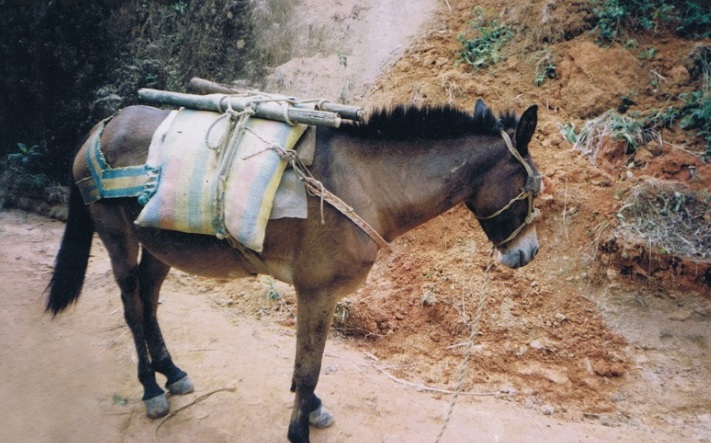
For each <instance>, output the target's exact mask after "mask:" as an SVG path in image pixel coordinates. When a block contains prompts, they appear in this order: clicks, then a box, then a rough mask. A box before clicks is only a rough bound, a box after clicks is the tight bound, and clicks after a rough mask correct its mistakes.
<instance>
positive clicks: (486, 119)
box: [474, 98, 496, 128]
mask: <svg viewBox="0 0 711 443" xmlns="http://www.w3.org/2000/svg"><path fill="white" fill-rule="evenodd" d="M474 121H476V122H477V123H478V124H479V125H481V126H482V127H484V128H487V127H490V128H493V127H495V126H496V116H495V115H494V113H493V112H491V109H489V107H488V106H486V105H485V104H484V101H483V100H482V99H480V98H478V99H476V104H475V105H474Z"/></svg>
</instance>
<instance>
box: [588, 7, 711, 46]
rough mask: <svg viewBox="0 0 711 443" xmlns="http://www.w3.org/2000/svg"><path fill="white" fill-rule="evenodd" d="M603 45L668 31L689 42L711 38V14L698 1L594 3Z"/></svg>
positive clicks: (597, 28) (599, 36)
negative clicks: (632, 35) (635, 34)
mask: <svg viewBox="0 0 711 443" xmlns="http://www.w3.org/2000/svg"><path fill="white" fill-rule="evenodd" d="M591 1H592V3H593V8H592V11H593V15H594V16H595V18H596V20H597V24H596V27H595V30H597V32H598V39H599V41H600V42H601V43H609V42H612V41H619V40H621V39H622V38H623V37H624V33H625V31H627V30H629V31H633V32H634V31H649V30H652V29H661V28H666V29H670V30H672V31H674V32H675V33H676V34H677V35H679V36H681V37H687V38H707V37H710V36H711V10H709V8H708V7H707V8H704V7H703V6H702V5H701V4H700V2H699V0H683V1H674V0H591Z"/></svg>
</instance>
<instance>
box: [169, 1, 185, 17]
mask: <svg viewBox="0 0 711 443" xmlns="http://www.w3.org/2000/svg"><path fill="white" fill-rule="evenodd" d="M170 7H171V9H172V10H173V11H175V12H176V13H177V14H178V15H185V11H187V9H188V2H187V1H185V0H178V1H177V2H175V3H173V4H172V5H171V6H170Z"/></svg>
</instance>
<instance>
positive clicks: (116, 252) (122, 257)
mask: <svg viewBox="0 0 711 443" xmlns="http://www.w3.org/2000/svg"><path fill="white" fill-rule="evenodd" d="M97 205H98V204H97ZM94 210H95V211H96V214H95V215H94V217H93V218H94V220H96V221H97V222H96V231H97V233H98V234H99V236H100V237H101V241H102V242H103V243H104V246H106V249H107V251H108V253H109V256H110V257H111V266H112V268H113V272H114V278H115V279H116V283H117V284H118V286H119V288H120V289H121V301H122V302H123V309H124V318H125V319H126V323H127V324H128V327H129V329H130V330H131V334H132V335H133V342H134V345H135V346H136V355H137V356H138V380H139V381H140V382H141V385H143V401H144V403H145V405H146V413H147V414H148V416H149V417H152V418H156V417H161V416H163V415H166V414H167V413H168V400H167V399H166V397H165V392H164V391H163V389H161V388H160V386H158V383H156V377H155V372H154V370H153V366H152V364H151V360H150V357H149V353H148V347H147V345H146V331H145V327H144V318H145V316H146V310H145V304H144V302H143V299H142V298H141V296H140V290H139V287H140V283H139V281H140V280H139V275H140V273H141V271H140V269H139V266H138V251H139V244H138V240H137V239H136V237H135V235H134V234H133V232H132V231H131V227H130V223H131V222H130V221H128V220H127V219H126V217H125V216H124V214H123V213H121V212H119V211H115V212H114V211H111V209H110V208H109V207H108V206H103V205H102V206H100V207H99V206H97V207H95V208H94ZM159 286H160V285H159Z"/></svg>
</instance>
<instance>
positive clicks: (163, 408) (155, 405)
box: [143, 394, 169, 418]
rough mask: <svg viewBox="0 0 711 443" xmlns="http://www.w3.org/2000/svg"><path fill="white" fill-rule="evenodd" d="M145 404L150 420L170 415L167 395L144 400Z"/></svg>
mask: <svg viewBox="0 0 711 443" xmlns="http://www.w3.org/2000/svg"><path fill="white" fill-rule="evenodd" d="M143 403H144V404H145V405H146V415H147V416H149V417H150V418H160V417H164V416H165V415H167V414H168V411H169V408H168V398H167V397H166V396H165V394H160V395H156V396H155V397H153V398H149V399H148V400H143Z"/></svg>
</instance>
